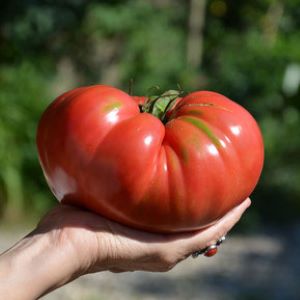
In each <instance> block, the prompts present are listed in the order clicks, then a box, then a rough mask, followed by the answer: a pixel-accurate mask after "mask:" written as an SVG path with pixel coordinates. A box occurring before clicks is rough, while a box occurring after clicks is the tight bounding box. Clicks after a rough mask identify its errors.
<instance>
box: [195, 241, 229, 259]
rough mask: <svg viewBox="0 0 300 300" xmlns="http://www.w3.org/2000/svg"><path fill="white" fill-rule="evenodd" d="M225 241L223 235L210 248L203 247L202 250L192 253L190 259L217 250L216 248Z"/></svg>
mask: <svg viewBox="0 0 300 300" xmlns="http://www.w3.org/2000/svg"><path fill="white" fill-rule="evenodd" d="M225 240H226V237H225V236H224V235H223V236H222V237H221V238H219V239H218V240H217V241H216V243H215V244H213V245H210V246H207V247H205V248H203V249H200V250H198V251H196V252H194V253H193V254H192V257H193V258H197V257H198V256H199V255H202V254H204V255H205V254H206V253H208V252H209V251H211V250H213V249H217V248H218V247H219V246H220V245H221V244H222V243H223V242H224V241H225Z"/></svg>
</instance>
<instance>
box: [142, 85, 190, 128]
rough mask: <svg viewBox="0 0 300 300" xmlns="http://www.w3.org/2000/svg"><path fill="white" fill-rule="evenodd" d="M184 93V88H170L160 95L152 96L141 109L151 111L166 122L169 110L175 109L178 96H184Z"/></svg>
mask: <svg viewBox="0 0 300 300" xmlns="http://www.w3.org/2000/svg"><path fill="white" fill-rule="evenodd" d="M183 94H184V92H183V91H182V90H180V91H177V90H169V91H166V92H164V93H162V94H160V95H155V96H150V97H149V98H148V100H147V101H146V103H145V104H144V105H142V106H140V111H141V112H147V113H150V114H152V115H154V116H156V117H157V118H159V119H160V120H161V121H162V122H163V123H164V124H166V123H167V122H168V112H169V111H171V110H172V109H173V107H174V105H175V104H176V102H177V100H178V98H180V97H182V95H183Z"/></svg>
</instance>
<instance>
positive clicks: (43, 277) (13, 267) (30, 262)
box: [0, 232, 77, 300]
mask: <svg viewBox="0 0 300 300" xmlns="http://www.w3.org/2000/svg"><path fill="white" fill-rule="evenodd" d="M68 252H69V251H68V248H67V247H66V248H65V249H59V248H58V247H57V245H55V243H53V240H52V239H51V237H50V234H38V233H35V232H33V233H32V234H30V235H29V236H27V237H25V238H24V239H22V240H21V241H20V242H18V243H17V244H16V245H15V246H13V247H12V248H11V249H9V250H8V251H6V252H5V253H3V254H2V255H0V299H10V300H19V299H20V300H32V299H37V298H39V297H40V296H42V295H43V294H46V293H47V292H49V291H51V290H54V289H56V288H58V287H60V286H62V285H63V284H65V283H67V282H69V281H71V280H72V279H73V278H74V277H76V272H77V270H76V266H77V264H76V262H74V263H72V259H73V257H72V255H69V253H68Z"/></svg>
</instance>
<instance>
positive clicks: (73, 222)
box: [36, 199, 251, 274]
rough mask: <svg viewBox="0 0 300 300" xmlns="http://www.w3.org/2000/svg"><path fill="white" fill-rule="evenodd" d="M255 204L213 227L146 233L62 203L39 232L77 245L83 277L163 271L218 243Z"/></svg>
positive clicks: (60, 244) (238, 209)
mask: <svg viewBox="0 0 300 300" xmlns="http://www.w3.org/2000/svg"><path fill="white" fill-rule="evenodd" d="M250 204H251V201H250V199H246V200H245V201H244V202H243V203H242V204H240V205H239V206H237V207H235V208H234V209H233V210H231V211H230V212H229V213H228V214H226V215H225V216H224V217H223V218H221V219H220V220H219V221H218V222H217V223H216V224H214V225H213V226H210V227H209V228H206V229H204V230H200V231H197V232H190V233H180V234H178V233H177V234H158V233H148V232H143V231H139V230H135V229H132V228H129V227H127V226H123V225H121V224H118V223H115V222H113V221H110V220H108V219H106V218H103V217H101V216H99V215H96V214H94V213H91V212H88V211H83V210H81V209H78V208H76V207H71V206H66V205H59V206H57V207H56V208H55V209H54V210H52V211H51V212H50V213H49V214H47V215H46V217H45V218H44V219H43V220H42V221H41V222H40V224H39V226H38V228H37V230H36V231H37V232H48V233H50V234H51V237H52V240H53V243H54V244H56V245H57V246H58V247H60V248H61V249H66V247H65V245H66V244H69V245H72V247H71V253H73V255H74V256H76V257H77V258H78V260H77V261H78V262H79V265H78V268H79V269H78V271H79V273H80V274H86V273H92V272H97V271H102V270H109V271H113V272H126V271H136V270H143V271H152V272H162V271H168V270H170V269H172V268H173V267H174V266H175V265H176V264H177V263H178V262H180V261H182V260H184V259H185V258H187V257H188V256H190V255H191V254H192V253H193V252H195V251H197V250H199V249H202V248H205V247H207V246H209V245H212V244H215V243H216V241H217V240H218V239H220V238H221V237H222V236H224V235H226V234H227V232H228V231H229V230H230V229H231V228H232V227H233V226H234V225H235V224H236V223H237V222H238V220H239V219H240V218H241V216H242V214H243V213H244V211H245V210H246V209H247V207H248V206H249V205H250ZM68 251H70V249H69V248H68Z"/></svg>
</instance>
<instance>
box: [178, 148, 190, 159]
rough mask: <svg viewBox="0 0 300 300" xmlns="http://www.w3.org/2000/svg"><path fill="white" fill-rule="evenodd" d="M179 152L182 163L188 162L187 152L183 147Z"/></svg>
mask: <svg viewBox="0 0 300 300" xmlns="http://www.w3.org/2000/svg"><path fill="white" fill-rule="evenodd" d="M180 152H181V157H182V159H183V162H184V163H187V162H188V161H189V153H188V150H187V149H186V148H185V147H182V148H181V151H180Z"/></svg>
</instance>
